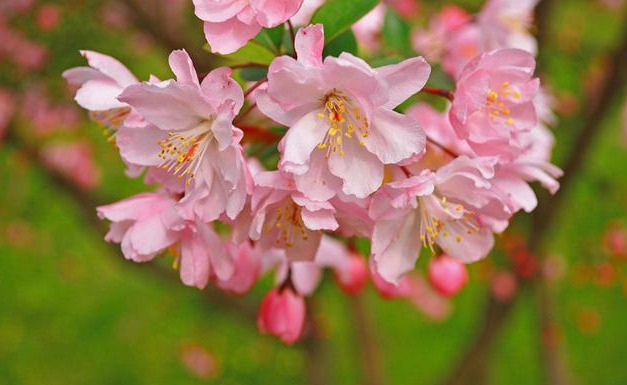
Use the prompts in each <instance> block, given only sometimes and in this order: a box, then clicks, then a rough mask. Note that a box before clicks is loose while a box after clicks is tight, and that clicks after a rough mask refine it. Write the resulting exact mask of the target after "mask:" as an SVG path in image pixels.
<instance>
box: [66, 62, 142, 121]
mask: <svg viewBox="0 0 627 385" xmlns="http://www.w3.org/2000/svg"><path fill="white" fill-rule="evenodd" d="M81 55H83V56H84V57H85V59H87V63H88V64H89V67H76V68H71V69H69V70H67V71H65V72H63V77H64V78H65V79H66V80H67V81H68V82H69V83H70V84H72V85H75V86H78V87H79V89H78V91H77V92H76V97H75V98H74V99H75V100H76V102H77V103H78V104H79V105H80V106H81V107H83V108H85V109H86V110H89V111H91V115H90V116H91V118H92V119H94V120H95V121H97V122H100V123H102V124H104V125H107V126H112V127H114V128H117V127H120V126H121V125H122V124H123V123H125V122H126V124H131V121H136V120H140V118H139V117H137V116H136V115H135V114H132V109H131V108H130V107H129V105H128V104H126V103H124V102H121V101H119V100H118V99H117V98H118V96H120V94H121V93H122V91H124V89H125V88H126V87H128V86H130V85H133V84H137V83H139V81H138V80H137V78H136V77H135V75H133V74H132V73H131V72H130V71H129V70H128V69H127V68H126V67H125V66H124V65H123V64H122V63H120V62H119V61H117V60H116V59H114V58H112V57H111V56H107V55H103V54H101V53H98V52H94V51H81ZM136 123H138V122H136Z"/></svg>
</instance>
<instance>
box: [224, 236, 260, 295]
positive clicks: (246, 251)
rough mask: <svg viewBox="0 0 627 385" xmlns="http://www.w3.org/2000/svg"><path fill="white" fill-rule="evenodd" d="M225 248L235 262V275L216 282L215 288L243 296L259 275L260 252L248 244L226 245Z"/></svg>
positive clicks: (257, 248)
mask: <svg viewBox="0 0 627 385" xmlns="http://www.w3.org/2000/svg"><path fill="white" fill-rule="evenodd" d="M227 248H228V250H229V253H230V254H231V255H232V256H233V259H234V261H235V273H234V274H233V276H231V277H230V278H229V279H228V280H219V279H218V280H216V286H218V287H219V288H220V289H222V290H227V291H230V292H233V293H236V294H244V293H246V292H247V291H248V290H250V289H251V288H252V287H253V285H254V284H255V282H256V281H257V279H258V278H259V276H260V275H261V268H262V250H261V248H259V247H254V246H252V245H251V244H250V242H242V243H241V244H239V245H234V244H232V243H228V244H227Z"/></svg>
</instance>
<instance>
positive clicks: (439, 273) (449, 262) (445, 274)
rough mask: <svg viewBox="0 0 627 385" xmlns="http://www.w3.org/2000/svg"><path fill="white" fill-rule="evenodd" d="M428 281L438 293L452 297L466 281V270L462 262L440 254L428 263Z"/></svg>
mask: <svg viewBox="0 0 627 385" xmlns="http://www.w3.org/2000/svg"><path fill="white" fill-rule="evenodd" d="M429 282H431V285H432V286H433V288H434V289H435V290H436V291H437V292H438V293H440V294H442V295H444V296H447V297H452V296H454V295H455V294H457V293H459V291H460V290H461V289H462V288H463V287H464V286H465V285H466V282H468V271H467V270H466V266H464V264H463V263H461V262H459V261H458V260H456V259H453V258H451V257H449V256H448V255H442V256H441V257H439V258H433V259H431V262H430V263H429Z"/></svg>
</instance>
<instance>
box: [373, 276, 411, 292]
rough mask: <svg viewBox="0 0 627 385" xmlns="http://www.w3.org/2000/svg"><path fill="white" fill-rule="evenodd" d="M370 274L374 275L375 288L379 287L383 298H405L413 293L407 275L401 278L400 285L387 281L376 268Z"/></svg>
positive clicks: (378, 289)
mask: <svg viewBox="0 0 627 385" xmlns="http://www.w3.org/2000/svg"><path fill="white" fill-rule="evenodd" d="M370 276H371V277H372V283H373V284H374V287H375V289H377V291H378V292H379V294H381V296H382V297H383V298H387V299H394V298H405V297H408V296H409V295H410V294H411V286H410V284H409V280H408V279H407V276H405V277H403V278H401V279H400V280H399V282H398V285H395V284H393V283H390V282H388V281H386V280H385V279H383V278H382V277H381V276H380V275H379V274H377V272H375V271H374V270H371V274H370Z"/></svg>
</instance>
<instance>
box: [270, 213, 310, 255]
mask: <svg viewBox="0 0 627 385" xmlns="http://www.w3.org/2000/svg"><path fill="white" fill-rule="evenodd" d="M273 231H278V234H277V237H276V241H275V242H276V245H277V246H278V247H287V248H289V247H292V245H294V241H295V240H296V238H297V237H300V239H302V240H303V241H306V240H307V238H308V236H307V228H306V227H305V224H304V223H303V219H302V216H301V208H300V206H298V205H297V204H295V203H294V202H290V203H288V204H287V205H285V206H281V207H279V208H278V209H276V210H275V213H274V218H272V219H271V220H270V221H268V223H267V224H266V232H267V233H272V232H273Z"/></svg>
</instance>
